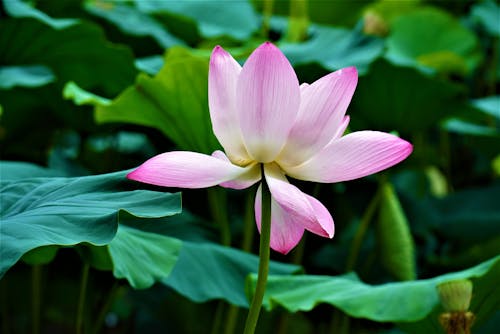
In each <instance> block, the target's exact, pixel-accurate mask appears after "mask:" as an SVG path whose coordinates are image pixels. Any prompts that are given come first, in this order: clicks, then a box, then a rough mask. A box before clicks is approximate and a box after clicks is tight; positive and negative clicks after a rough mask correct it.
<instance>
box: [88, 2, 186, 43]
mask: <svg viewBox="0 0 500 334" xmlns="http://www.w3.org/2000/svg"><path fill="white" fill-rule="evenodd" d="M85 9H86V10H87V11H88V12H89V13H91V14H92V15H95V16H97V17H101V18H103V19H105V20H107V21H109V22H111V23H112V24H114V25H116V26H117V27H118V28H119V29H120V30H121V31H123V32H124V33H126V34H129V35H134V36H150V37H152V38H153V39H154V40H155V41H156V42H157V43H158V44H159V45H160V46H161V47H163V48H168V47H171V46H173V45H183V44H184V42H183V41H182V40H180V39H178V38H177V37H175V36H173V35H172V34H170V33H169V32H168V31H167V29H166V28H165V27H164V26H162V24H161V23H160V22H159V21H158V20H156V19H155V18H153V17H151V16H149V15H147V14H146V13H143V12H141V11H139V10H138V9H137V8H135V7H133V6H129V5H127V4H125V3H123V4H121V3H103V2H101V1H93V2H87V3H86V4H85Z"/></svg>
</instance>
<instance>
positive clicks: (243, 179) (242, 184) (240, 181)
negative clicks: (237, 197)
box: [212, 151, 261, 189]
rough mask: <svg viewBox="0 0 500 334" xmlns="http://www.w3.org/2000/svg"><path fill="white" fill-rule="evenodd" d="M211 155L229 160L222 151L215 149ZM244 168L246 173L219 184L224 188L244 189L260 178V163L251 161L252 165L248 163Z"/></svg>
mask: <svg viewBox="0 0 500 334" xmlns="http://www.w3.org/2000/svg"><path fill="white" fill-rule="evenodd" d="M212 156H213V157H215V158H217V159H221V160H223V161H226V162H229V163H230V162H231V161H230V160H229V158H228V157H227V156H226V155H225V154H224V152H222V151H215V152H213V153H212ZM246 168H247V169H248V171H247V172H246V173H244V174H242V175H241V176H239V177H238V178H236V179H234V180H231V181H228V182H223V183H221V184H219V185H220V186H221V187H224V188H231V189H245V188H248V187H251V186H252V185H254V184H255V183H256V182H258V181H260V179H261V175H260V174H261V173H260V164H258V163H253V164H252V165H249V166H247V167H246Z"/></svg>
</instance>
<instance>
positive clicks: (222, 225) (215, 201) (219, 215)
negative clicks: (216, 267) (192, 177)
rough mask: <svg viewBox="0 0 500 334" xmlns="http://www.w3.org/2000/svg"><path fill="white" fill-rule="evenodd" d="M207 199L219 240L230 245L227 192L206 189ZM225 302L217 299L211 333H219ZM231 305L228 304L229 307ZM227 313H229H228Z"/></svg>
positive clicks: (220, 189)
mask: <svg viewBox="0 0 500 334" xmlns="http://www.w3.org/2000/svg"><path fill="white" fill-rule="evenodd" d="M208 201H209V203H210V210H211V212H212V217H213V219H214V220H215V222H216V223H217V224H218V225H219V232H220V242H221V244H222V245H224V246H231V228H230V224H229V217H228V214H227V194H226V192H225V190H224V189H222V188H210V189H208ZM226 305H227V304H226V303H225V302H224V301H219V302H218V304H217V309H216V311H215V315H214V321H213V324H212V331H211V333H212V334H215V333H220V326H221V324H222V318H223V315H224V311H225V309H226ZM231 307H233V306H229V308H231ZM228 314H229V313H228Z"/></svg>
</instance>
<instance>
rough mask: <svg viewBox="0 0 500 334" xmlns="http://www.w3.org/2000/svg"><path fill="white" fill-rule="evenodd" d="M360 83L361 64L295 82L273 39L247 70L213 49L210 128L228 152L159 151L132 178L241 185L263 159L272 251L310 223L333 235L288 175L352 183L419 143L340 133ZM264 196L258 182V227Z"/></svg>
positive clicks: (325, 216) (291, 243)
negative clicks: (302, 82)
mask: <svg viewBox="0 0 500 334" xmlns="http://www.w3.org/2000/svg"><path fill="white" fill-rule="evenodd" d="M356 84H357V72H356V69H355V68H354V67H348V68H344V69H341V70H338V71H336V72H333V73H330V74H328V75H326V76H324V77H322V78H321V79H319V80H317V81H316V82H314V83H312V84H310V85H309V84H302V85H300V86H299V83H298V80H297V76H296V74H295V72H294V70H293V68H292V66H291V65H290V63H289V62H288V60H287V59H286V57H285V56H284V55H283V53H281V51H280V50H279V49H278V48H276V47H275V46H274V45H273V44H271V43H269V42H266V43H264V44H262V45H261V46H259V47H258V48H257V49H256V50H255V51H254V52H253V53H252V54H251V55H250V57H249V58H248V60H247V61H246V63H245V65H244V66H243V67H241V66H240V65H239V64H238V63H237V62H236V61H235V60H234V59H233V58H232V57H231V55H230V54H229V53H227V52H226V51H225V50H224V49H222V48H221V47H220V46H217V47H215V48H214V50H213V52H212V56H211V58H210V70H209V82H208V96H209V107H210V116H211V120H212V126H213V130H214V133H215V135H216V137H217V139H218V140H219V142H220V144H221V145H222V147H223V148H224V151H225V153H224V152H222V151H215V152H214V153H213V154H212V155H211V156H209V155H204V154H200V153H195V152H185V151H177V152H168V153H163V154H160V155H157V156H155V157H153V158H151V159H150V160H148V161H146V162H145V163H144V164H142V165H141V166H140V167H139V168H137V169H136V170H134V171H133V172H131V173H130V174H129V175H128V178H130V179H132V180H136V181H140V182H145V183H150V184H154V185H160V186H166V187H181V188H205V187H212V186H215V185H220V186H222V187H227V188H233V189H243V188H247V187H250V186H251V185H253V184H255V183H256V182H258V181H259V180H261V178H262V175H261V165H262V164H263V167H264V168H263V170H264V176H265V178H266V181H267V183H268V185H269V189H270V192H271V196H272V200H271V248H272V249H274V250H276V251H278V252H281V253H283V254H286V253H288V252H289V251H290V250H291V249H292V248H293V247H295V246H296V245H297V243H298V242H299V241H300V239H301V238H302V235H303V233H304V230H308V231H310V232H313V233H315V234H318V235H320V236H323V237H328V238H332V237H333V234H334V223H333V219H332V216H331V215H330V213H329V212H328V210H327V209H326V208H325V207H324V206H323V204H321V203H320V202H319V201H318V200H316V199H315V198H314V197H311V196H309V195H307V194H305V193H303V192H302V191H300V190H299V189H298V188H297V187H296V186H294V185H292V184H290V183H289V182H288V180H287V178H286V176H285V175H289V176H291V177H293V178H296V179H299V180H305V181H313V182H325V183H331V182H341V181H347V180H352V179H356V178H360V177H363V176H366V175H369V174H373V173H376V172H378V171H381V170H383V169H386V168H389V167H391V166H393V165H395V164H397V163H399V162H400V161H402V160H403V159H405V158H406V157H407V156H408V155H409V154H410V153H411V152H412V149H413V147H412V145H411V144H410V143H408V142H406V141H404V140H402V139H400V138H398V137H396V136H393V135H391V134H387V133H383V132H377V131H359V132H353V133H350V134H348V135H346V136H343V134H344V131H345V129H346V128H347V125H348V123H349V116H345V113H346V110H347V106H348V105H349V102H350V101H351V98H352V95H353V94H354V90H355V88H356ZM260 193H261V186H259V189H258V191H257V196H256V199H255V217H256V221H257V226H258V228H259V231H260V222H261V217H260V215H261V195H260Z"/></svg>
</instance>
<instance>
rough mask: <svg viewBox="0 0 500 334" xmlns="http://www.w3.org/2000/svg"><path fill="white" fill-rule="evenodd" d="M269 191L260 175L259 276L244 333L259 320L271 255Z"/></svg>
mask: <svg viewBox="0 0 500 334" xmlns="http://www.w3.org/2000/svg"><path fill="white" fill-rule="evenodd" d="M261 168H262V175H264V165H262V167H261ZM270 243H271V193H270V192H269V187H268V185H267V182H266V179H265V177H262V213H261V227H260V247H259V276H258V277H257V286H256V287H255V293H254V295H253V299H252V303H251V304H250V310H249V311H248V316H247V321H246V323H245V330H244V332H243V333H244V334H253V333H254V332H255V327H257V321H258V320H259V314H260V309H261V307H262V301H263V299H264V292H265V290H266V283H267V275H268V273H269V258H270V255H271V249H270Z"/></svg>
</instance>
